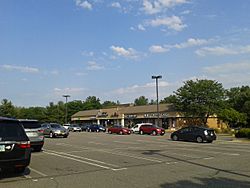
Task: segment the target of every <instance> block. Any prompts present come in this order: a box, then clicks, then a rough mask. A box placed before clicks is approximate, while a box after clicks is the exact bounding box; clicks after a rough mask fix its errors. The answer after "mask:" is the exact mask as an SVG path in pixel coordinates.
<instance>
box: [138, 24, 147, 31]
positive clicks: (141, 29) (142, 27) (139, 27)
mask: <svg viewBox="0 0 250 188" xmlns="http://www.w3.org/2000/svg"><path fill="white" fill-rule="evenodd" d="M138 29H139V30H140V31H145V30H146V29H145V27H144V26H143V25H142V24H139V25H138Z"/></svg>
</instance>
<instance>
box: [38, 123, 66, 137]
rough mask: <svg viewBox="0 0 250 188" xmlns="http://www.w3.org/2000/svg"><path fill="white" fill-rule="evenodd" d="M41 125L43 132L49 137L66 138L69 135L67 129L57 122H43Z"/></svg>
mask: <svg viewBox="0 0 250 188" xmlns="http://www.w3.org/2000/svg"><path fill="white" fill-rule="evenodd" d="M42 127H43V129H44V131H43V134H44V135H46V136H49V137H50V138H53V137H60V136H61V137H64V138H67V137H68V136H69V131H68V130H67V129H65V128H64V127H63V126H62V125H60V124H58V123H44V124H42Z"/></svg>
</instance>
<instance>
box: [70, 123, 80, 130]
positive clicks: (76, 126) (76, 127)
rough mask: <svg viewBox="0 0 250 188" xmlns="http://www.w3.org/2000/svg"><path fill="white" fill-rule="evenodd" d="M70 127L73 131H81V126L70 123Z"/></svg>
mask: <svg viewBox="0 0 250 188" xmlns="http://www.w3.org/2000/svg"><path fill="white" fill-rule="evenodd" d="M70 127H71V129H72V131H73V132H76V131H78V132H81V131H82V128H81V127H80V126H79V125H77V124H72V125H70Z"/></svg>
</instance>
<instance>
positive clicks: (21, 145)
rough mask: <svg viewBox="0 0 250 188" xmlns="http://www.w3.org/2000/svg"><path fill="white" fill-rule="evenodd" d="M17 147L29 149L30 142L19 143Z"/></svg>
mask: <svg viewBox="0 0 250 188" xmlns="http://www.w3.org/2000/svg"><path fill="white" fill-rule="evenodd" d="M17 145H18V147H20V148H22V149H26V148H30V141H27V142H19V143H18V144H17Z"/></svg>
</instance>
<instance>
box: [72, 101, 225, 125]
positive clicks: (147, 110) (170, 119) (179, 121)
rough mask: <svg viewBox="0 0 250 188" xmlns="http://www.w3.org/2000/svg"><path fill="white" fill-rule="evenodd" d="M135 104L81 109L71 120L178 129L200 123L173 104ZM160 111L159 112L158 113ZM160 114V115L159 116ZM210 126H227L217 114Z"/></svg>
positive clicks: (84, 122) (83, 122) (81, 122)
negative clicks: (149, 124) (147, 124)
mask: <svg viewBox="0 0 250 188" xmlns="http://www.w3.org/2000/svg"><path fill="white" fill-rule="evenodd" d="M158 107H159V110H158V111H157V105H145V106H133V105H119V106H117V107H113V108H105V109H96V110H85V111H79V112H77V113H75V114H74V115H72V116H71V121H72V122H74V123H80V124H100V125H104V126H112V125H115V124H120V125H122V126H125V127H132V126H133V125H135V124H137V123H153V124H156V125H157V124H158V120H159V126H160V127H163V128H165V129H176V128H179V127H182V126H185V125H191V124H195V125H198V124H200V122H197V119H195V120H194V118H187V117H184V116H183V115H181V113H179V112H177V111H176V110H175V108H174V106H173V105H172V104H159V106H158ZM158 112H159V113H158ZM158 115H159V117H158ZM208 126H209V127H212V128H222V127H223V126H225V125H224V124H223V123H222V122H221V121H219V120H218V118H217V117H216V116H213V117H209V118H208Z"/></svg>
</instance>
